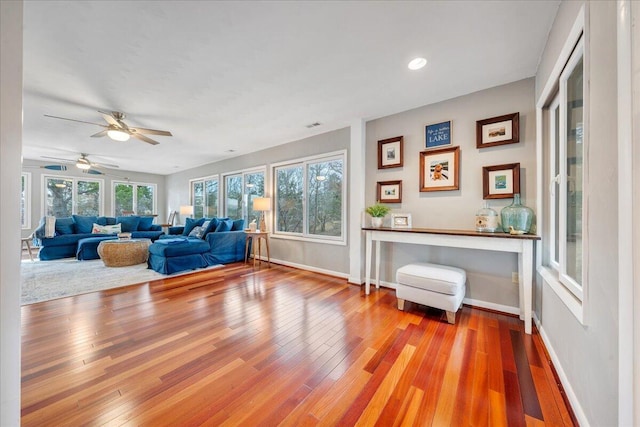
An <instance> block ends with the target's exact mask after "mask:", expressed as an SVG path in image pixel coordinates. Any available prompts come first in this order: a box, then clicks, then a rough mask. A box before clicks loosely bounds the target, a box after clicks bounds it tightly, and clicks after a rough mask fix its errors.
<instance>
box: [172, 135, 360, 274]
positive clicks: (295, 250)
mask: <svg viewBox="0 0 640 427" xmlns="http://www.w3.org/2000/svg"><path fill="white" fill-rule="evenodd" d="M349 140H350V132H349V129H348V128H345V129H340V130H337V131H333V132H327V133H324V134H321V135H317V136H313V137H310V138H306V139H303V140H300V141H295V142H291V143H287V144H283V145H280V146H277V147H273V148H269V149H266V150H262V151H257V152H254V153H251V154H248V155H244V156H238V157H233V158H230V159H228V160H224V161H221V162H216V163H211V164H208V165H204V166H200V167H198V168H193V169H189V170H187V171H184V172H179V173H175V174H172V175H168V176H167V177H166V189H167V190H166V194H167V205H166V208H167V210H179V208H180V206H181V205H188V204H190V202H189V180H190V179H193V178H201V177H205V176H209V175H215V174H218V175H219V177H220V178H222V175H223V174H225V173H229V172H236V171H240V170H245V169H252V168H257V167H266V174H265V191H266V193H267V194H266V195H267V196H271V195H272V194H273V187H272V181H271V164H273V163H279V162H283V161H287V160H293V159H298V158H303V157H307V156H312V155H316V154H323V153H329V152H333V151H338V150H345V149H348V148H349ZM347 155H348V154H347ZM347 164H348V159H347ZM348 176H349V172H348V171H347V181H346V184H345V185H348V182H349V179H348ZM347 188H348V187H347ZM180 222H182V220H180ZM348 226H350V225H348ZM356 226H360V224H357V225H356ZM347 235H348V232H347ZM271 258H273V259H276V260H280V261H284V262H287V263H290V264H297V265H301V266H306V267H310V268H316V269H320V270H326V271H327V272H332V273H337V274H339V275H345V276H346V275H348V273H349V248H348V246H343V245H333V244H323V243H314V242H305V241H300V240H290V239H279V238H273V237H272V238H271Z"/></svg>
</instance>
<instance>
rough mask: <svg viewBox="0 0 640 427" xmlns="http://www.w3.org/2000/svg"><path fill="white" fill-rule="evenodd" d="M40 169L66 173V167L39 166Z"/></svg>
mask: <svg viewBox="0 0 640 427" xmlns="http://www.w3.org/2000/svg"><path fill="white" fill-rule="evenodd" d="M40 167H41V168H42V169H49V170H50V171H66V170H67V167H66V166H65V165H45V166H40Z"/></svg>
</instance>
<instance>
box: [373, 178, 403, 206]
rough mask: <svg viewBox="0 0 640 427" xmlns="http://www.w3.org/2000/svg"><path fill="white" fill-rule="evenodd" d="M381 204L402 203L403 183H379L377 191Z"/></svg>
mask: <svg viewBox="0 0 640 427" xmlns="http://www.w3.org/2000/svg"><path fill="white" fill-rule="evenodd" d="M377 190H378V191H377V193H378V197H377V199H376V200H378V201H379V202H380V203H402V181H401V180H398V181H378V189H377Z"/></svg>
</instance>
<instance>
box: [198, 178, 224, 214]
mask: <svg viewBox="0 0 640 427" xmlns="http://www.w3.org/2000/svg"><path fill="white" fill-rule="evenodd" d="M191 204H192V205H193V212H194V218H202V217H207V218H213V217H216V216H218V177H217V176H215V177H207V178H201V179H194V180H192V181H191Z"/></svg>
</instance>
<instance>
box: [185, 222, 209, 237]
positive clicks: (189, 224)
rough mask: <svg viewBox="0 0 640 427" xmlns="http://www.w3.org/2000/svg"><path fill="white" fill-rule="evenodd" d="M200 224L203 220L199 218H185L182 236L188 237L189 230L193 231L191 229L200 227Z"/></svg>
mask: <svg viewBox="0 0 640 427" xmlns="http://www.w3.org/2000/svg"><path fill="white" fill-rule="evenodd" d="M202 224H204V218H200V219H193V218H187V219H186V220H185V221H184V230H183V231H182V235H183V236H188V235H189V233H191V230H193V227H197V226H199V225H200V226H201V225H202Z"/></svg>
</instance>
